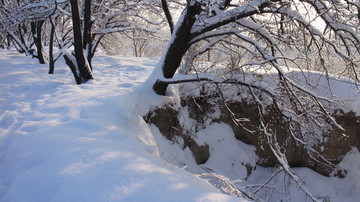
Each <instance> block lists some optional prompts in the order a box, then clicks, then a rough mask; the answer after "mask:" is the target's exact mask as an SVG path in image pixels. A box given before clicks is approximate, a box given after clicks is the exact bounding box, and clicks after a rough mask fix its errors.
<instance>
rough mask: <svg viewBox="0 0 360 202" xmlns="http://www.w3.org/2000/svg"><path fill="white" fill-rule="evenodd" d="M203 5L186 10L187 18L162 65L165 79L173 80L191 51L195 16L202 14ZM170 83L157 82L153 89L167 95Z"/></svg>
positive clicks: (176, 33) (190, 6) (191, 6)
mask: <svg viewBox="0 0 360 202" xmlns="http://www.w3.org/2000/svg"><path fill="white" fill-rule="evenodd" d="M200 11H201V5H199V4H195V5H188V8H187V9H185V12H186V13H185V14H184V15H185V16H184V19H183V21H182V22H180V23H181V24H180V25H179V27H178V29H176V30H174V33H173V34H172V35H173V36H172V38H173V39H174V40H173V42H172V43H171V44H170V46H169V48H168V50H167V52H166V56H165V59H164V63H163V64H162V69H163V73H164V77H165V78H172V77H173V76H174V74H175V72H176V70H177V69H178V67H179V66H180V63H181V59H182V57H183V56H184V55H185V53H186V51H187V50H188V49H189V42H190V41H191V39H192V37H191V33H190V30H191V27H192V26H193V24H194V22H195V20H196V18H195V16H196V15H197V14H198V13H200ZM168 85H169V84H168V83H164V82H161V81H159V80H158V81H156V82H155V84H154V86H153V89H154V91H155V92H156V93H157V94H159V95H165V93H166V89H167V87H168Z"/></svg>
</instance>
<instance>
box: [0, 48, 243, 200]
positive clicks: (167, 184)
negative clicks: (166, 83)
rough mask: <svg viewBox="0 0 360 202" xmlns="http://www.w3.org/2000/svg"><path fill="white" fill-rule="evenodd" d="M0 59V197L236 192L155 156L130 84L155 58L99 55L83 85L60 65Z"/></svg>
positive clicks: (199, 196)
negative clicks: (92, 75)
mask: <svg viewBox="0 0 360 202" xmlns="http://www.w3.org/2000/svg"><path fill="white" fill-rule="evenodd" d="M0 61H1V62H0V86H1V87H0V201H3V202H13V201H14V202H15V201H16V202H22V201H34V202H35V201H36V202H39V201H231V200H236V201H238V200H239V198H234V197H230V196H228V195H224V194H222V193H220V192H219V191H218V190H217V189H215V188H214V187H212V186H211V185H210V184H209V183H207V182H206V181H204V180H202V179H200V178H198V177H196V176H194V175H192V174H190V173H188V172H186V171H184V170H182V169H179V168H177V167H174V166H172V165H170V164H168V163H166V162H165V161H163V160H161V159H159V158H158V157H156V156H157V147H156V146H155V142H154V140H153V138H152V136H151V134H150V131H149V129H148V128H147V126H146V125H145V123H144V121H143V120H142V118H141V117H140V116H139V115H137V113H136V112H135V111H134V109H135V108H137V105H138V104H139V103H140V104H142V105H147V104H146V103H147V101H146V96H145V97H144V96H143V95H141V94H140V95H139V94H138V93H140V92H141V91H139V92H136V91H135V92H131V91H132V90H133V89H134V86H136V85H138V84H139V83H142V82H143V81H144V80H145V79H146V78H147V76H148V75H149V74H150V72H151V71H152V66H153V65H154V63H156V60H152V59H139V58H125V57H102V56H98V57H96V59H95V61H94V67H95V78H96V80H95V81H92V82H89V83H87V84H84V85H81V86H77V85H75V83H74V81H73V77H72V75H71V73H70V71H69V69H68V68H66V67H65V65H58V67H57V68H56V70H55V74H54V75H48V74H47V66H46V65H39V64H37V61H36V60H35V59H31V58H26V57H25V56H23V55H20V54H18V53H16V52H14V51H3V50H1V51H0ZM134 99H136V100H134Z"/></svg>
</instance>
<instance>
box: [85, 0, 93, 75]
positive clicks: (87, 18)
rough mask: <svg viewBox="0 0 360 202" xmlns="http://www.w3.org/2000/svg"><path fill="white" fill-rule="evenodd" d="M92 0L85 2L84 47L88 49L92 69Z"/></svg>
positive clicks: (87, 55)
mask: <svg viewBox="0 0 360 202" xmlns="http://www.w3.org/2000/svg"><path fill="white" fill-rule="evenodd" d="M91 25H92V22H91V0H85V2H84V32H83V33H84V34H83V48H84V49H85V50H86V51H87V52H86V57H87V60H88V63H89V66H90V68H91V69H92V65H91V59H92V55H93V54H92V53H91V51H92V50H91V49H92V39H91Z"/></svg>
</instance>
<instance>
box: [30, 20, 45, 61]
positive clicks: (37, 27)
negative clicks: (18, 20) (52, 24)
mask: <svg viewBox="0 0 360 202" xmlns="http://www.w3.org/2000/svg"><path fill="white" fill-rule="evenodd" d="M43 24H44V20H41V21H37V22H31V32H32V35H33V39H34V43H35V46H36V51H37V55H36V56H35V57H36V58H37V59H38V60H39V63H40V64H45V59H44V55H43V46H42V41H41V28H42V26H43Z"/></svg>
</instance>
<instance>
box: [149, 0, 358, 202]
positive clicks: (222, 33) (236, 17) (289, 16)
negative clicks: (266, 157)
mask: <svg viewBox="0 0 360 202" xmlns="http://www.w3.org/2000/svg"><path fill="white" fill-rule="evenodd" d="M358 8H359V5H358V4H357V3H355V2H354V1H335V0H315V1H312V0H311V1H310V0H301V1H295V0H294V1H270V0H253V1H249V0H245V1H236V2H235V1H234V2H232V1H211V0H207V1H205V0H204V1H195V0H194V1H193V0H190V1H186V4H185V6H184V9H183V12H182V14H181V16H180V18H179V19H178V22H177V24H176V26H174V30H173V33H172V37H171V39H170V42H169V44H168V48H167V49H166V50H165V51H164V54H163V57H162V58H161V60H160V62H159V64H158V66H157V69H156V70H155V71H158V74H154V75H156V76H158V78H154V80H156V81H154V82H155V83H154V85H153V89H154V91H155V92H156V93H157V94H159V95H165V94H166V89H167V87H168V85H169V84H177V83H184V82H210V83H213V84H214V85H215V86H226V85H235V86H238V89H239V92H238V93H239V94H245V95H248V96H249V97H250V98H251V100H252V102H253V103H255V104H256V106H257V113H258V116H259V127H260V128H261V131H262V132H261V134H263V135H264V139H265V141H266V142H267V145H268V147H269V150H270V151H271V152H272V153H273V156H274V158H275V159H277V161H278V165H280V166H281V167H282V169H283V170H284V171H285V172H286V173H287V174H288V175H289V176H290V177H291V178H292V179H293V180H294V181H295V182H296V183H297V184H298V186H299V188H300V189H301V190H303V191H304V193H306V194H307V195H308V196H309V197H310V198H311V199H313V200H314V201H317V200H318V199H317V198H316V197H314V196H313V195H312V194H311V192H310V191H309V190H308V189H307V188H306V187H305V186H304V184H303V182H302V181H301V179H300V178H299V177H298V176H296V174H295V172H294V171H293V170H292V169H291V168H290V165H289V163H288V159H287V157H286V154H285V153H284V148H283V147H282V144H281V143H279V142H278V140H277V138H276V137H277V134H276V132H274V131H271V130H270V129H269V127H268V125H269V124H271V123H270V122H269V121H271V120H269V119H267V118H265V116H266V114H267V113H268V112H267V110H269V108H268V107H267V106H268V102H269V100H270V103H272V106H273V108H274V109H275V112H276V114H279V116H281V117H282V119H283V120H288V121H289V124H288V125H287V126H286V127H287V129H286V132H287V134H289V137H288V138H290V139H292V140H294V141H295V142H296V144H297V145H302V146H303V147H304V148H306V152H307V153H308V155H309V156H310V157H311V158H312V159H314V161H315V162H317V163H318V164H323V165H325V166H326V167H329V169H332V168H334V165H333V164H332V162H331V161H329V160H328V159H326V158H324V157H323V156H321V155H320V154H319V152H318V151H317V150H316V149H314V148H313V147H312V146H310V144H308V141H309V139H311V138H312V137H313V136H312V135H314V134H318V133H322V132H326V130H327V128H328V127H330V128H331V127H334V128H337V129H339V130H343V128H342V126H340V125H339V124H338V123H337V122H336V121H335V119H334V117H333V116H332V113H333V111H332V109H331V108H327V106H331V104H329V103H333V101H334V100H332V99H331V98H328V97H324V96H321V95H319V94H317V93H314V92H313V91H312V90H311V88H315V86H316V85H317V84H316V83H314V82H312V81H310V80H307V78H306V76H305V77H304V78H302V79H295V78H292V77H291V74H288V72H289V71H288V70H289V69H291V68H295V69H297V70H298V71H299V72H303V71H305V70H318V71H321V72H323V74H324V77H327V76H328V74H330V73H337V74H339V75H345V74H346V76H347V77H350V78H352V79H354V80H355V81H358V82H359V81H360V80H359V79H360V78H359V76H358V73H359V63H360V61H359V56H360V34H359V31H358V30H359V25H360V24H359V22H358V17H357V13H358ZM210 50H211V52H212V53H214V52H217V53H218V54H220V55H222V56H221V57H222V59H224V58H227V59H229V58H232V59H230V62H231V63H226V62H223V63H220V65H219V64H218V65H208V66H207V67H206V68H201V67H200V65H199V66H196V65H195V68H194V69H187V70H186V71H182V72H186V73H187V74H189V75H178V76H177V78H176V79H173V76H174V74H175V73H176V72H177V70H178V68H179V67H180V66H181V63H182V62H183V59H184V56H185V55H186V54H188V55H191V57H190V60H194V59H195V58H197V57H202V55H203V54H205V53H208V52H209V51H210ZM234 56H236V57H234ZM223 61H224V60H223ZM334 61H336V64H337V66H336V67H334V68H332V66H334V65H333V64H334ZM185 64H189V63H185ZM224 64H228V65H224ZM185 68H189V67H187V66H185ZM211 68H217V71H212V70H210V69H211ZM215 72H216V73H218V72H221V74H215ZM273 72H276V74H275V75H274V74H273ZM264 74H265V75H266V77H265V79H264V80H262V79H261V78H264ZM254 75H255V76H254ZM256 75H258V76H256ZM268 76H270V78H271V79H270V81H269V80H268V79H267V78H269V77H268ZM274 82H275V83H276V84H274ZM305 84H306V85H305ZM354 85H356V84H354ZM305 86H307V87H305ZM309 86H311V87H309ZM216 89H219V90H218V91H217V92H216V94H220V95H221V94H222V91H223V88H220V87H216ZM330 91H331V90H330ZM264 97H266V99H265V98H264ZM228 109H229V110H230V108H229V107H228ZM232 114H233V113H232ZM236 120H237V118H236V116H235V114H234V121H236ZM240 124H241V123H240ZM324 124H325V125H326V127H325V125H324ZM319 131H320V132H319Z"/></svg>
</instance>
